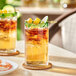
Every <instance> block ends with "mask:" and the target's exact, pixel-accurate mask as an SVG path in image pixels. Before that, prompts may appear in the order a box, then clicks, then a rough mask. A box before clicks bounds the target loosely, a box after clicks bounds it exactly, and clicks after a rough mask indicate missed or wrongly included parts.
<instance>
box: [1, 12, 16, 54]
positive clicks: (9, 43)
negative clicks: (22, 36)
mask: <svg viewBox="0 0 76 76" xmlns="http://www.w3.org/2000/svg"><path fill="white" fill-rule="evenodd" d="M16 35H17V18H16V16H14V14H13V13H2V14H0V54H1V53H2V54H5V53H7V54H8V53H12V52H15V51H16V40H17V36H16Z"/></svg>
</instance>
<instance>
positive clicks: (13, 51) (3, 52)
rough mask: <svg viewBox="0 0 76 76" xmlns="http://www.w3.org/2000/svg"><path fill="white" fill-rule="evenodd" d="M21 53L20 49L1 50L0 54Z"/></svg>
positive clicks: (11, 54) (12, 54)
mask: <svg viewBox="0 0 76 76" xmlns="http://www.w3.org/2000/svg"><path fill="white" fill-rule="evenodd" d="M18 54H20V52H19V51H18V50H10V51H7V50H0V56H14V55H18Z"/></svg>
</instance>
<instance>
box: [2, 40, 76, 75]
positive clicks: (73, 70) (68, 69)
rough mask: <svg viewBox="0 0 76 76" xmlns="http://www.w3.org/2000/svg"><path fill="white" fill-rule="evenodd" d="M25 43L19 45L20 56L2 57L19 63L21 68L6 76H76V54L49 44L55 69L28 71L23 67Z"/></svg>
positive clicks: (20, 42)
mask: <svg viewBox="0 0 76 76" xmlns="http://www.w3.org/2000/svg"><path fill="white" fill-rule="evenodd" d="M23 45H24V41H19V42H18V43H17V49H19V50H20V52H21V53H22V54H20V55H18V56H9V57H2V58H6V59H9V60H12V61H14V62H16V63H18V65H19V68H18V69H17V70H16V71H14V72H12V73H10V74H8V75H5V76H76V54H75V53H72V52H70V51H68V50H65V49H62V48H59V47H57V46H55V45H52V44H49V60H50V62H51V63H52V64H53V68H51V69H48V70H40V71H39V70H37V71H35V70H27V69H24V68H23V67H22V63H23V62H24V54H23V53H24V49H23V48H24V46H23Z"/></svg>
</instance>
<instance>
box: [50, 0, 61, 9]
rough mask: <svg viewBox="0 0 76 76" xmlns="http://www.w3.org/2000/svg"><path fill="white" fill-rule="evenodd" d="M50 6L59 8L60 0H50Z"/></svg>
mask: <svg viewBox="0 0 76 76" xmlns="http://www.w3.org/2000/svg"><path fill="white" fill-rule="evenodd" d="M50 6H52V7H55V8H59V7H60V0H50Z"/></svg>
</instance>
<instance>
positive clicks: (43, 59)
mask: <svg viewBox="0 0 76 76" xmlns="http://www.w3.org/2000/svg"><path fill="white" fill-rule="evenodd" d="M25 50H26V55H25V56H26V64H30V65H39V64H42V65H45V64H47V61H48V28H33V29H32V28H25Z"/></svg>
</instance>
